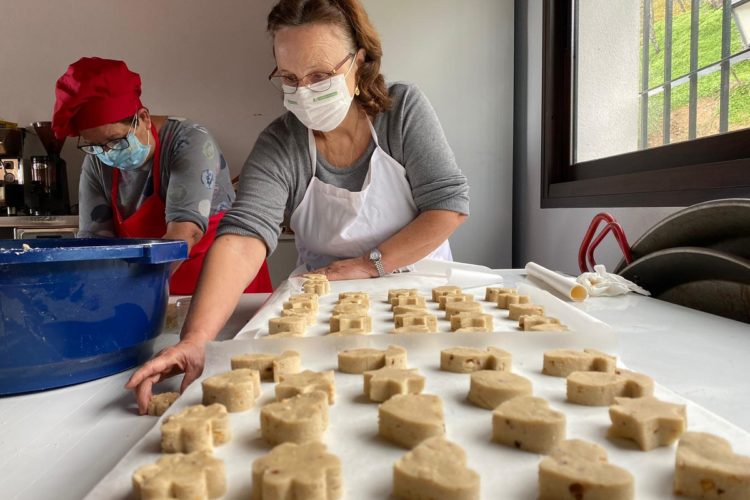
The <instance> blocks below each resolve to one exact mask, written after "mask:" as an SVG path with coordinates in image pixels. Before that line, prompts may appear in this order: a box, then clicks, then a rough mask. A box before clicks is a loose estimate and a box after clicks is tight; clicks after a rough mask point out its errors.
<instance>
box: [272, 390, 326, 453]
mask: <svg viewBox="0 0 750 500" xmlns="http://www.w3.org/2000/svg"><path fill="white" fill-rule="evenodd" d="M327 427H328V396H327V395H326V393H325V392H323V391H312V392H308V393H306V394H298V395H296V396H294V397H291V398H288V399H284V400H283V401H277V402H275V403H269V404H267V405H266V406H264V407H263V408H261V409H260V433H261V435H262V436H263V437H264V438H265V439H266V441H268V442H269V443H271V444H273V445H276V444H281V443H307V442H310V441H322V440H323V433H325V431H326V428H327Z"/></svg>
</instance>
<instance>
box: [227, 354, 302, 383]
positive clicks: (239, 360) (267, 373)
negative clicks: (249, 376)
mask: <svg viewBox="0 0 750 500" xmlns="http://www.w3.org/2000/svg"><path fill="white" fill-rule="evenodd" d="M301 364H302V362H301V360H300V356H299V353H298V352H297V351H284V352H282V353H281V354H267V353H262V352H258V353H249V354H242V355H241V356H233V357H232V359H231V366H232V370H237V369H239V368H250V369H251V370H258V372H259V373H260V379H261V380H273V381H274V382H278V377H279V375H281V374H283V373H299V371H300V369H301Z"/></svg>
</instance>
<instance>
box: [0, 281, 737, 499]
mask: <svg viewBox="0 0 750 500" xmlns="http://www.w3.org/2000/svg"><path fill="white" fill-rule="evenodd" d="M520 273H521V272H520V271H517V270H509V271H504V272H503V277H504V278H505V281H506V283H507V284H509V285H510V284H512V283H513V282H514V281H515V280H516V279H517V278H518V277H519V276H520ZM266 297H267V295H260V294H259V296H252V295H249V296H247V295H246V296H245V297H243V300H242V302H241V303H240V306H239V307H238V310H237V311H236V312H235V314H234V316H233V317H232V319H230V322H229V324H228V325H227V327H225V329H224V330H223V332H222V338H229V337H231V336H232V335H233V334H234V333H236V332H238V331H239V330H240V328H241V327H242V326H243V325H244V324H245V323H246V322H247V321H248V320H249V318H250V316H252V314H253V313H254V312H255V311H256V310H257V309H258V307H259V306H260V305H261V304H262V302H263V301H264V300H265V299H266ZM576 307H578V308H580V309H582V310H584V311H586V312H587V313H589V314H591V315H592V316H594V317H596V318H598V319H600V320H602V321H605V322H607V323H609V324H610V325H611V326H612V327H613V328H614V329H615V330H616V331H617V333H618V337H619V344H620V345H619V355H620V358H621V359H622V360H623V362H624V363H625V364H626V365H628V367H629V368H631V369H633V370H637V371H641V372H644V373H646V374H648V375H650V376H652V377H654V379H655V380H656V381H657V382H659V383H660V384H662V385H664V386H666V387H668V388H670V389H672V390H674V391H675V392H677V393H679V394H681V395H682V396H684V397H686V398H688V399H691V400H693V401H694V402H696V403H698V404H699V405H701V406H704V407H705V408H707V409H709V410H711V411H713V412H714V413H716V414H718V415H720V416H722V417H724V418H725V419H727V420H729V421H730V422H733V423H734V424H736V425H738V426H740V427H742V428H743V429H745V430H747V431H749V432H750V383H749V382H748V381H750V363H748V362H747V361H746V359H747V355H748V353H750V325H747V324H745V323H739V322H736V321H731V320H728V319H724V318H720V317H718V316H713V315H709V314H705V313H701V312H698V311H693V310H690V309H686V308H682V307H679V306H675V305H672V304H668V303H665V302H661V301H657V300H654V299H650V298H647V297H641V296H638V295H634V294H630V295H628V296H623V297H613V298H590V299H589V300H587V301H586V302H584V303H580V304H576ZM174 340H176V337H175V336H173V335H162V336H161V337H160V339H159V341H160V342H161V345H167V344H169V343H170V342H173V341H174ZM130 373H131V372H130V371H129V372H125V373H121V374H118V375H113V376H111V377H107V378H104V379H101V380H96V381H93V382H88V383H85V384H80V385H77V386H72V387H68V388H63V389H58V390H53V391H47V392H43V393H38V394H30V395H23V396H15V397H6V398H0V429H1V430H0V470H2V474H0V498H2V499H16V498H18V499H38V498H56V499H68V498H70V499H78V498H81V497H83V496H84V495H85V494H86V493H88V491H89V490H90V489H91V488H93V486H94V485H96V483H97V482H98V481H99V480H100V479H101V478H102V477H103V476H104V475H105V474H106V473H107V472H109V470H110V469H111V468H112V467H113V466H114V465H115V464H116V463H117V462H118V461H119V460H120V459H121V458H122V456H123V455H124V454H125V453H126V452H127V451H128V450H129V449H130V448H131V447H132V446H133V444H135V443H136V442H137V441H138V440H139V439H140V438H141V437H142V436H143V435H144V434H145V433H146V432H147V431H148V429H149V428H150V427H151V426H152V425H153V423H154V421H155V420H154V419H153V418H152V417H138V416H136V412H135V403H134V399H133V396H132V395H131V394H129V393H126V392H124V391H123V390H122V386H123V385H124V384H125V381H126V380H127V379H128V377H129V376H130ZM165 390H166V389H165Z"/></svg>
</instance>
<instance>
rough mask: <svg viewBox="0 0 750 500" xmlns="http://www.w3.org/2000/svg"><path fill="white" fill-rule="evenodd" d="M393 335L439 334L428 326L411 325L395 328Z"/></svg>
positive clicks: (392, 331)
mask: <svg viewBox="0 0 750 500" xmlns="http://www.w3.org/2000/svg"><path fill="white" fill-rule="evenodd" d="M391 333H437V330H434V329H432V328H430V327H429V326H427V325H411V326H402V327H399V328H394V329H393V330H391Z"/></svg>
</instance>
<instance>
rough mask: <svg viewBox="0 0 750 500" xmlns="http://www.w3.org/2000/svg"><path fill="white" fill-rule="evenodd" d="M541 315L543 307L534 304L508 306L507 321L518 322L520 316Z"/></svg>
mask: <svg viewBox="0 0 750 500" xmlns="http://www.w3.org/2000/svg"><path fill="white" fill-rule="evenodd" d="M533 314H535V315H543V314H544V307H543V306H539V305H536V304H509V305H508V319H512V320H516V321H518V320H519V319H520V318H521V316H529V315H533Z"/></svg>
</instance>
